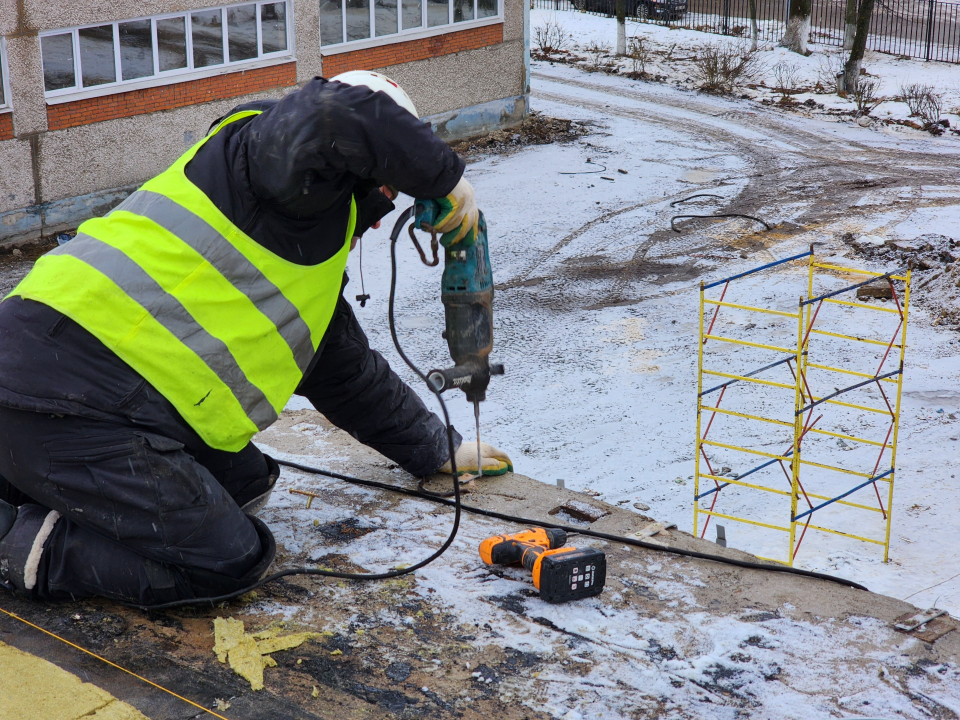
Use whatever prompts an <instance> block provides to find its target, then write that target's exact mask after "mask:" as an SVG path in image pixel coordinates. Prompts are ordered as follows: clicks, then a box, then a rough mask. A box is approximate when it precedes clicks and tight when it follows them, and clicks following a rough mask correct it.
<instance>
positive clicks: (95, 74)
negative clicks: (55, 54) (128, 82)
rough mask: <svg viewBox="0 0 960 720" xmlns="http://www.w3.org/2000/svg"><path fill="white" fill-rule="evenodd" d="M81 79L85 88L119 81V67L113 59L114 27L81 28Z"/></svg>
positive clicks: (79, 32) (79, 31)
mask: <svg viewBox="0 0 960 720" xmlns="http://www.w3.org/2000/svg"><path fill="white" fill-rule="evenodd" d="M77 32H78V34H79V35H80V78H81V79H82V80H83V86H84V87H93V86H94V85H103V84H104V83H112V82H116V81H117V66H116V64H115V62H114V57H113V25H98V26H97V27H90V28H81V29H80V30H78V31H77Z"/></svg>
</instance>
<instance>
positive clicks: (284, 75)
mask: <svg viewBox="0 0 960 720" xmlns="http://www.w3.org/2000/svg"><path fill="white" fill-rule="evenodd" d="M296 83H297V67H296V63H295V62H289V63H284V64H282V65H272V66H270V67H265V68H256V69H254V70H242V71H240V72H235V73H227V74H226V75H214V76H213V77H207V78H201V79H199V80H188V81H187V82H181V83H174V84H172V85H160V86H158V87H152V88H146V89H144V90H131V91H129V92H121V93H116V94H114V95H102V96H100V97H94V98H86V99H84V100H75V101H73V102H65V103H60V104H59V105H48V106H47V125H48V127H49V129H50V130H64V129H66V128H71V127H77V126H79V125H90V124H91V123H96V122H102V121H104V120H115V119H116V118H124V117H132V116H134V115H145V114H147V113H153V112H159V111H160V110H172V109H174V108H178V107H184V106H187V105H197V104H199V103H205V102H211V101H213V100H224V99H226V98H232V97H239V96H240V95H249V94H250V93H255V92H259V91H261V90H268V89H270V88H275V87H290V86H292V85H296ZM0 139H3V120H2V118H0Z"/></svg>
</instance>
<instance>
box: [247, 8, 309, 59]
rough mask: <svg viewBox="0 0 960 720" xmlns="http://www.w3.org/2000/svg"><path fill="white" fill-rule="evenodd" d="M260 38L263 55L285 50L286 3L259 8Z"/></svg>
mask: <svg viewBox="0 0 960 720" xmlns="http://www.w3.org/2000/svg"><path fill="white" fill-rule="evenodd" d="M321 22H322V20H321ZM260 37H261V40H262V41H263V51H264V52H265V53H272V52H280V51H281V50H286V49H287V4H286V3H282V2H278V3H270V4H269V5H261V6H260Z"/></svg>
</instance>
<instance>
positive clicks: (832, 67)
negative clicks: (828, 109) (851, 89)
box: [817, 54, 843, 92]
mask: <svg viewBox="0 0 960 720" xmlns="http://www.w3.org/2000/svg"><path fill="white" fill-rule="evenodd" d="M842 72H843V58H842V57H841V56H840V55H829V54H828V55H821V56H820V66H819V67H818V68H817V85H819V86H820V89H821V90H823V91H825V92H836V89H837V75H839V74H840V73H842Z"/></svg>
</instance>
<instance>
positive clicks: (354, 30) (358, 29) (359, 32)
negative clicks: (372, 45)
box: [346, 0, 370, 40]
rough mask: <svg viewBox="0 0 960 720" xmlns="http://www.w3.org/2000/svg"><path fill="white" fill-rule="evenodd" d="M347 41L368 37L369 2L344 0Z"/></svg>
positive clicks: (364, 0) (366, 0) (365, 0)
mask: <svg viewBox="0 0 960 720" xmlns="http://www.w3.org/2000/svg"><path fill="white" fill-rule="evenodd" d="M346 3H347V40H363V39H364V38H368V37H370V0H346Z"/></svg>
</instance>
